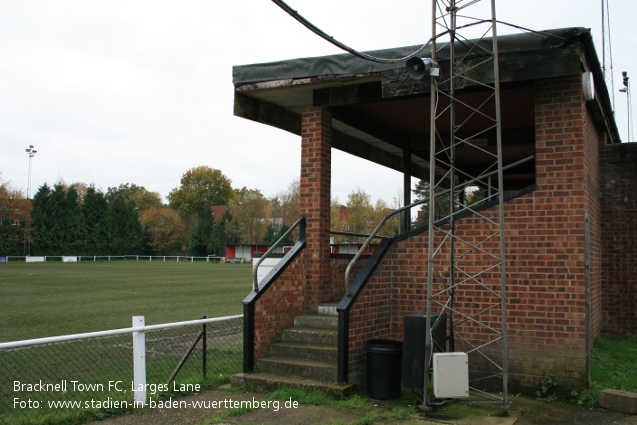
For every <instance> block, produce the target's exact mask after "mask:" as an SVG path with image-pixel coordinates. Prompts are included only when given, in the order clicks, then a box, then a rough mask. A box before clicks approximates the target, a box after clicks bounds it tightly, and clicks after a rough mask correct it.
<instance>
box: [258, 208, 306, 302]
mask: <svg viewBox="0 0 637 425" xmlns="http://www.w3.org/2000/svg"><path fill="white" fill-rule="evenodd" d="M303 220H305V217H301V218H299V219H298V220H296V222H295V223H294V224H293V225H292V226H291V227H290V228H289V229H288V230H287V231H286V232H285V233H284V234H283V235H282V236H281V237H280V238H279V240H277V241H276V242H275V243H274V245H272V246H271V247H270V249H268V250H267V251H266V252H265V254H263V256H261V258H259V260H258V261H257V262H256V264H255V265H254V269H253V270H252V290H253V291H258V290H259V278H258V274H257V273H258V271H259V266H260V265H261V263H262V262H263V260H265V259H266V258H267V257H268V256H269V255H270V254H272V252H273V251H274V250H275V249H276V248H277V247H278V246H279V245H281V243H282V242H283V241H284V240H285V238H287V237H288V236H289V235H290V234H291V233H292V232H293V231H294V230H295V229H296V228H297V227H299V225H300V224H301V222H302V221H303Z"/></svg>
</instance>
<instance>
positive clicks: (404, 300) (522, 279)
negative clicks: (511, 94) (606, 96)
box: [350, 75, 601, 388]
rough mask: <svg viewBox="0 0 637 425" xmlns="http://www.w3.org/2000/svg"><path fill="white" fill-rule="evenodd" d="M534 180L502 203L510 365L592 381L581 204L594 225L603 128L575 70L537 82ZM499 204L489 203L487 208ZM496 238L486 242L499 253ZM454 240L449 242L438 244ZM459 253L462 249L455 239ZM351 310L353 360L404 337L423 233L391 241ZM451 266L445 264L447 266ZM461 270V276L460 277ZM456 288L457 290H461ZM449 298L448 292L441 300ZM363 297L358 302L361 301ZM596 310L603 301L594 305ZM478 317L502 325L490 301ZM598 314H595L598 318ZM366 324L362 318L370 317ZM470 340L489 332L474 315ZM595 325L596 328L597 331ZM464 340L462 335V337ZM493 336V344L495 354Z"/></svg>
mask: <svg viewBox="0 0 637 425" xmlns="http://www.w3.org/2000/svg"><path fill="white" fill-rule="evenodd" d="M535 113H536V116H535V120H536V169H537V179H536V185H537V190H536V191H534V192H532V193H529V194H526V195H523V196H521V197H518V198H516V199H514V200H512V201H510V202H508V203H507V204H506V206H505V235H506V238H507V245H506V246H507V260H506V261H507V264H506V266H507V292H508V299H507V300H508V303H507V315H508V332H509V374H510V376H511V378H512V380H513V381H514V382H515V383H518V384H520V385H522V386H527V387H535V386H537V384H538V383H539V382H540V381H541V379H542V378H543V377H544V376H545V375H547V374H553V375H555V376H556V377H558V379H560V380H561V382H563V383H564V384H565V385H570V386H571V387H573V388H581V387H583V386H584V385H585V384H586V379H587V370H586V358H587V353H586V350H585V345H586V344H585V340H586V294H585V281H586V269H585V213H586V212H588V213H589V214H590V216H591V224H592V225H591V227H594V226H596V225H598V223H599V217H600V215H599V201H598V200H596V196H597V195H596V194H598V193H599V185H598V183H597V181H596V176H597V171H596V170H597V158H598V154H597V152H598V144H599V141H600V139H599V136H598V134H597V132H596V130H595V128H594V127H593V126H592V125H591V124H590V122H589V121H590V120H589V118H588V113H587V110H586V107H585V103H584V101H583V98H582V90H581V77H580V76H579V75H577V76H573V77H565V78H555V79H548V80H543V81H539V82H537V83H536V106H535ZM483 214H485V215H487V216H488V215H490V214H491V215H495V214H497V209H496V208H493V209H490V210H486V211H484V212H483ZM492 232H493V228H491V225H489V224H486V223H485V222H484V220H481V219H479V218H477V217H475V216H472V217H467V218H464V219H462V220H461V221H460V222H458V223H457V227H456V234H457V235H458V236H459V237H460V238H463V239H466V240H468V241H470V242H472V243H474V244H475V243H476V241H480V240H482V239H483V238H484V236H485V235H488V234H490V233H492ZM492 244H497V238H495V240H493V241H489V242H487V244H486V245H485V248H488V249H487V251H490V252H492V253H493V252H495V253H496V255H497V250H498V248H497V246H492ZM600 246H601V245H600V233H599V231H596V230H593V231H592V232H591V265H592V267H593V270H592V273H591V276H590V278H591V294H592V299H593V300H595V299H598V298H599V296H600V295H599V293H600V290H599V287H600V273H599V270H595V268H597V269H598V268H599V263H600V255H601V254H600V252H601V249H600ZM445 249H446V250H447V255H448V253H449V249H447V248H445V247H443V248H442V252H443V253H444V250H445ZM456 250H457V252H456V253H457V254H458V253H460V252H463V250H466V246H465V247H463V246H462V244H458V245H457V246H456ZM443 257H444V255H442V256H440V257H438V258H440V259H439V260H437V261H440V263H439V264H437V265H436V266H437V269H438V270H440V271H441V273H443V274H444V273H445V264H444V263H445V262H448V259H446V260H445V259H444V258H443ZM391 258H392V260H391V262H390V263H388V262H387V260H385V261H384V262H383V264H382V265H381V266H380V267H379V269H378V273H375V274H374V276H373V277H372V278H371V279H370V282H369V284H368V286H367V287H366V289H365V290H364V292H363V294H362V295H361V296H360V298H359V300H360V302H361V303H362V304H361V306H358V305H356V306H355V307H354V308H353V311H352V312H351V313H350V314H351V322H350V326H351V327H352V328H351V330H350V341H351V342H350V366H351V367H355V366H356V365H357V364H358V363H359V362H360V360H361V358H362V356H363V355H364V341H365V340H366V339H369V338H370V337H377V336H380V337H391V338H393V339H399V340H400V339H402V328H403V318H404V316H405V315H407V314H411V313H416V312H421V311H425V310H426V284H425V282H426V276H427V235H426V234H423V235H421V236H417V237H412V238H410V239H408V240H405V241H402V242H400V243H398V244H397V246H395V247H394V248H393V249H392V256H391ZM489 261H493V260H491V259H489V258H488V256H485V255H483V254H479V253H475V254H472V255H471V256H469V257H467V258H465V259H463V262H464V265H463V266H464V267H463V268H464V269H466V270H469V271H470V272H471V270H472V267H473V266H475V267H474V269H473V270H480V269H484V268H485V265H488V264H489ZM447 273H448V269H447ZM459 278H464V277H462V276H456V279H459ZM480 280H481V281H482V284H483V285H484V286H485V287H487V288H492V289H493V291H496V292H499V287H500V279H499V270H498V269H497V268H496V269H494V270H492V271H490V272H486V273H484V274H483V275H481V277H480ZM459 291H460V290H459ZM461 291H462V292H458V293H457V300H456V307H457V308H458V310H460V311H462V312H463V313H465V314H467V315H471V314H474V313H477V312H480V311H482V310H483V309H484V308H485V307H486V306H490V305H493V304H494V302H497V298H496V297H495V296H494V294H493V293H492V292H490V291H489V290H485V289H484V287H481V286H479V285H477V284H475V283H471V282H469V283H468V284H466V285H464V286H463V287H462V289H461ZM443 301H444V300H443ZM357 304H358V303H357ZM591 313H592V317H599V315H600V306H599V303H597V304H594V305H593V306H592V312H591ZM479 320H480V321H481V322H482V321H484V322H485V323H487V324H488V325H489V326H491V327H493V328H495V329H499V328H500V327H501V323H500V322H501V311H500V310H499V308H494V309H490V310H488V311H487V312H485V313H484V314H482V315H481V317H480V319H479ZM594 320H597V319H594ZM365 326H366V327H365ZM461 331H462V333H463V336H464V337H465V338H467V340H468V341H469V342H470V343H471V344H479V343H480V342H482V341H484V340H485V333H484V332H483V331H482V330H481V329H480V326H477V325H476V324H474V323H471V321H468V322H466V323H465V324H463V325H462V329H461ZM597 331H598V327H597V328H595V327H594V328H593V335H592V337H594V336H595V334H596V332H597ZM459 345H460V347H457V348H462V342H460V343H459ZM498 350H499V348H498V347H497V344H495V345H494V346H493V347H492V349H491V351H492V352H491V353H490V354H492V355H494V356H495V357H496V358H497V352H498Z"/></svg>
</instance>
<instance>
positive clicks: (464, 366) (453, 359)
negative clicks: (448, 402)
mask: <svg viewBox="0 0 637 425" xmlns="http://www.w3.org/2000/svg"><path fill="white" fill-rule="evenodd" d="M433 369H434V396H435V397H436V398H466V397H469V356H468V355H467V353H434V358H433Z"/></svg>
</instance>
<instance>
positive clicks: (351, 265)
mask: <svg viewBox="0 0 637 425" xmlns="http://www.w3.org/2000/svg"><path fill="white" fill-rule="evenodd" d="M533 158H535V155H531V156H527V157H526V158H523V159H521V160H519V161H516V162H513V163H511V164H509V165H507V166H506V167H502V170H503V171H504V170H508V169H509V168H513V167H517V166H518V165H520V164H523V163H525V162H527V161H530V160H531V159H533ZM497 173H498V170H494V171H491V172H489V173H486V174H483V175H481V176H479V177H476V178H473V179H471V180H469V181H466V182H464V183H461V184H459V185H457V186H456V189H462V188H465V187H467V186H471V185H473V184H475V183H476V182H479V181H481V180H482V179H485V178H487V177H490V176H492V175H495V174H497ZM449 192H451V189H447V190H443V191H442V192H439V193H437V194H436V196H441V195H446V194H447V193H449ZM428 201H429V198H425V199H422V200H420V201H416V202H413V203H411V204H409V205H406V206H404V207H402V208H398V209H397V210H394V211H391V212H389V213H388V214H387V215H386V216H385V217H383V219H382V220H381V221H380V223H378V225H377V226H376V228H375V229H374V231H373V232H372V233H371V234H370V235H369V237H368V238H367V240H366V241H365V243H364V244H363V246H362V247H361V248H360V249H359V250H358V252H357V253H356V255H354V258H353V259H352V261H350V263H349V264H348V265H347V269H345V295H347V296H348V297H350V296H351V295H352V293H351V291H350V290H349V286H350V285H349V275H350V272H351V271H352V267H353V266H354V263H356V261H357V260H358V259H359V258H360V256H361V255H362V254H363V252H364V251H365V249H366V248H367V247H368V246H369V244H370V243H371V240H372V239H374V238H375V237H376V234H377V233H378V232H379V231H380V229H381V227H383V226H384V225H385V223H386V222H387V220H389V219H390V218H391V217H392V216H394V215H396V214H398V213H401V212H403V211H405V210H408V209H411V208H413V207H415V206H418V205H420V204H424V203H425V202H428Z"/></svg>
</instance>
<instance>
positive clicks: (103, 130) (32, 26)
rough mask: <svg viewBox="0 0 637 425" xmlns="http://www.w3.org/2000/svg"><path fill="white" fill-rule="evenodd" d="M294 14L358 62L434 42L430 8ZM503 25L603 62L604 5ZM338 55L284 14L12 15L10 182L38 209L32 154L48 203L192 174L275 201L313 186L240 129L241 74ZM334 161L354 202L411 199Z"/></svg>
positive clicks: (52, 2) (275, 146)
mask: <svg viewBox="0 0 637 425" xmlns="http://www.w3.org/2000/svg"><path fill="white" fill-rule="evenodd" d="M483 1H485V0H483ZM288 3H289V4H290V5H291V6H292V7H294V8H295V9H297V10H298V11H299V12H300V13H301V14H302V15H303V16H304V17H306V18H308V19H309V20H311V21H312V22H313V23H315V24H316V25H317V26H319V27H320V28H321V29H323V30H325V31H326V32H327V33H328V34H330V35H333V36H334V37H336V38H337V39H339V40H340V41H342V42H344V43H346V44H348V45H350V46H352V47H354V48H356V49H358V50H371V49H380V48H389V47H398V46H406V45H415V44H421V43H423V42H424V41H426V40H427V39H428V38H429V36H430V34H431V30H430V20H431V18H430V15H429V13H430V9H431V2H430V0H394V1H392V2H389V3H388V2H387V1H376V0H323V1H320V2H308V1H302V0H289V1H288ZM610 3H611V4H610V8H611V19H612V22H611V30H612V36H613V45H612V48H613V60H614V76H615V88H616V90H615V100H616V117H617V123H618V127H619V130H620V134H621V136H622V138H623V139H624V140H625V139H626V135H627V128H626V127H627V120H626V118H627V112H626V100H627V98H626V95H625V94H623V93H619V92H618V91H617V89H619V88H620V87H621V71H623V70H626V71H628V73H629V76H634V77H635V78H637V58H636V55H635V54H634V51H633V49H634V47H633V46H635V45H636V43H635V42H636V41H637V40H635V38H637V37H636V35H635V34H636V32H635V30H634V27H633V24H634V22H635V17H637V2H635V1H634V0H611V1H610ZM389 5H391V7H389ZM497 13H498V18H499V19H500V20H503V21H507V22H511V23H515V24H517V25H521V26H525V27H529V28H532V29H536V30H542V29H551V28H561V27H570V26H583V27H589V28H591V29H592V30H593V37H594V41H595V45H596V47H597V50H598V56H600V60H601V55H602V52H601V51H602V41H601V40H602V34H601V0H561V1H555V0H528V1H522V0H500V1H498V4H497ZM499 31H500V33H508V32H512V30H510V29H507V28H504V27H502V28H501V29H500V30H499ZM336 53H341V51H340V50H338V49H337V48H336V47H334V46H332V45H331V44H329V43H327V42H325V41H323V40H321V39H319V38H318V37H317V36H316V35H314V34H312V33H310V32H309V31H308V30H307V29H305V28H304V27H302V26H301V25H299V24H298V23H297V22H295V21H294V20H293V19H292V18H291V17H290V16H288V15H287V14H286V13H284V12H283V11H281V10H280V9H279V8H278V7H277V6H276V5H275V4H274V3H272V2H271V1H268V0H230V1H224V2H221V1H214V0H207V1H202V0H188V1H179V2H178V1H165V0H159V1H147V0H126V1H119V0H115V1H112V0H109V1H104V0H92V1H86V0H77V1H70V0H43V1H34V0H20V1H11V0H0V172H1V173H2V174H1V177H2V179H3V180H5V181H11V183H12V185H13V187H14V188H16V189H19V190H22V191H23V192H24V193H26V186H27V177H28V156H27V154H26V153H25V149H26V148H27V147H28V146H29V145H31V144H32V145H35V149H36V150H37V151H38V153H37V154H36V156H35V158H34V159H33V173H32V191H33V193H35V191H36V190H37V188H38V187H39V186H40V185H42V184H43V183H44V182H48V183H49V184H54V183H55V182H56V181H58V180H60V179H63V180H64V181H66V182H67V183H73V182H78V181H81V182H85V183H88V184H91V183H93V184H95V186H96V187H98V188H102V189H103V190H106V189H107V188H108V187H110V186H117V185H119V184H120V183H127V182H129V183H135V184H137V185H142V186H145V187H146V188H147V189H149V190H151V191H156V192H159V193H160V194H161V195H162V196H166V195H167V194H168V193H169V191H170V190H171V189H172V188H174V187H176V186H178V184H179V180H180V178H181V176H182V174H183V173H184V172H185V171H186V170H188V169H189V168H192V167H196V166H199V165H207V166H210V167H213V168H219V169H221V170H222V172H223V173H224V174H225V175H226V176H228V177H229V178H230V179H231V180H232V183H233V186H234V187H243V186H247V187H248V188H256V189H259V190H261V192H262V193H263V194H264V195H266V196H272V195H274V194H276V193H277V192H279V191H281V190H283V189H285V188H287V186H288V185H289V183H290V182H291V181H292V180H293V179H295V178H297V177H298V174H299V159H300V140H299V138H298V137H297V136H294V135H291V134H288V133H285V132H282V131H280V130H276V129H273V128H270V127H267V126H264V125H260V124H256V123H253V122H250V121H247V120H243V119H241V118H236V117H234V116H233V115H232V103H233V95H232V91H233V86H232V66H233V65H242V64H250V63H260V62H269V61H275V60H280V59H288V58H296V57H306V56H322V55H329V54H336ZM333 159H334V164H333V173H334V175H333V183H332V187H333V196H334V197H338V198H339V199H340V200H341V202H345V201H346V200H347V194H349V193H350V192H351V191H352V190H353V189H356V188H357V187H360V188H361V189H363V190H365V191H367V192H368V193H370V194H371V195H372V198H373V200H374V201H375V200H377V199H379V198H382V199H384V200H385V201H387V202H389V203H390V204H391V203H392V198H394V197H397V196H398V195H399V192H400V190H401V188H402V182H401V176H400V174H399V173H397V172H393V171H389V170H385V169H383V168H381V167H379V166H375V165H372V164H370V163H367V162H365V161H362V160H357V159H353V158H352V157H349V156H348V155H345V154H342V153H339V152H336V151H335V152H333Z"/></svg>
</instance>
